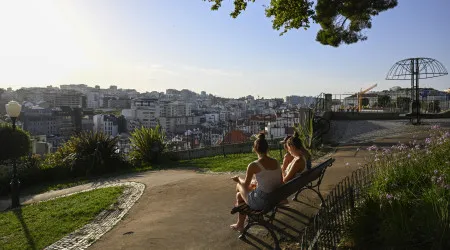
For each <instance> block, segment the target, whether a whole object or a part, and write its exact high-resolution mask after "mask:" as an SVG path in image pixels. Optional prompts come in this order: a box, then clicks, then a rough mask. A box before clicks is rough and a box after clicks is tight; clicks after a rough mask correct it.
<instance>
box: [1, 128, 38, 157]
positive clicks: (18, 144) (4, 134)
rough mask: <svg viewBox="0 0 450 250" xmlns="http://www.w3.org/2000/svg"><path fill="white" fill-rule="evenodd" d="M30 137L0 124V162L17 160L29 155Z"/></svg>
mask: <svg viewBox="0 0 450 250" xmlns="http://www.w3.org/2000/svg"><path fill="white" fill-rule="evenodd" d="M30 148H31V144H30V135H29V134H28V133H27V132H25V131H24V130H22V129H20V128H17V129H16V130H15V131H14V130H13V128H12V126H11V125H9V124H7V123H5V124H0V162H1V161H5V160H10V159H17V158H20V157H22V156H24V155H27V154H29V153H30Z"/></svg>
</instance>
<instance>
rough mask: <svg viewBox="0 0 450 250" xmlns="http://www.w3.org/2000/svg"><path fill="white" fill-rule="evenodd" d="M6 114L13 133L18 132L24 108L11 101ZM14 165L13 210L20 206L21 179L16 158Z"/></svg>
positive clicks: (12, 185)
mask: <svg viewBox="0 0 450 250" xmlns="http://www.w3.org/2000/svg"><path fill="white" fill-rule="evenodd" d="M5 108H6V113H7V114H8V116H9V117H10V118H11V121H12V127H13V133H14V132H15V131H16V120H17V117H19V115H20V111H21V110H22V106H21V105H20V104H19V103H18V102H16V101H10V102H8V103H7V104H6V105H5ZM12 163H13V174H12V180H11V182H10V185H11V208H16V207H19V206H20V201H19V184H20V182H19V179H18V178H17V166H16V158H15V157H14V158H13V159H12Z"/></svg>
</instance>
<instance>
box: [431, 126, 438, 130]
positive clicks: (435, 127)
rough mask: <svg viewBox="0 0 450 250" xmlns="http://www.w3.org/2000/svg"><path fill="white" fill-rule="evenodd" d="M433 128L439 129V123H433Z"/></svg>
mask: <svg viewBox="0 0 450 250" xmlns="http://www.w3.org/2000/svg"><path fill="white" fill-rule="evenodd" d="M431 129H439V125H433V126H431Z"/></svg>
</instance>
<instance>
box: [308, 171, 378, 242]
mask: <svg viewBox="0 0 450 250" xmlns="http://www.w3.org/2000/svg"><path fill="white" fill-rule="evenodd" d="M376 171H377V168H376V167H374V166H372V165H365V166H364V167H362V168H360V169H358V170H355V171H354V172H353V173H352V174H351V176H347V177H345V178H344V179H343V180H342V181H341V182H339V183H338V184H337V185H336V186H335V187H334V189H333V190H332V191H331V192H330V193H329V194H328V196H327V197H326V199H325V205H324V206H322V207H321V208H320V209H319V211H318V213H317V214H316V215H315V216H314V217H313V218H312V219H311V222H310V224H309V225H308V226H307V227H306V228H305V229H304V231H303V235H302V238H301V249H336V248H337V246H338V244H339V243H340V241H341V239H342V237H343V233H344V229H345V226H346V225H348V223H349V222H350V220H351V216H352V212H353V209H354V208H355V207H356V206H358V204H360V203H361V202H363V195H362V194H363V193H364V192H365V191H366V190H367V187H368V186H369V185H370V184H371V183H372V180H373V178H374V176H375V173H376Z"/></svg>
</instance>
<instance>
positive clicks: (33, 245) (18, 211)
mask: <svg viewBox="0 0 450 250" xmlns="http://www.w3.org/2000/svg"><path fill="white" fill-rule="evenodd" d="M13 213H14V215H15V216H16V217H17V219H18V220H19V222H20V225H22V229H23V232H24V234H25V237H26V238H27V242H28V246H29V247H30V249H33V250H36V243H35V242H34V240H33V237H32V236H31V234H30V230H29V229H28V226H27V224H26V223H25V221H24V219H23V216H22V209H21V208H17V209H14V210H13Z"/></svg>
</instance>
